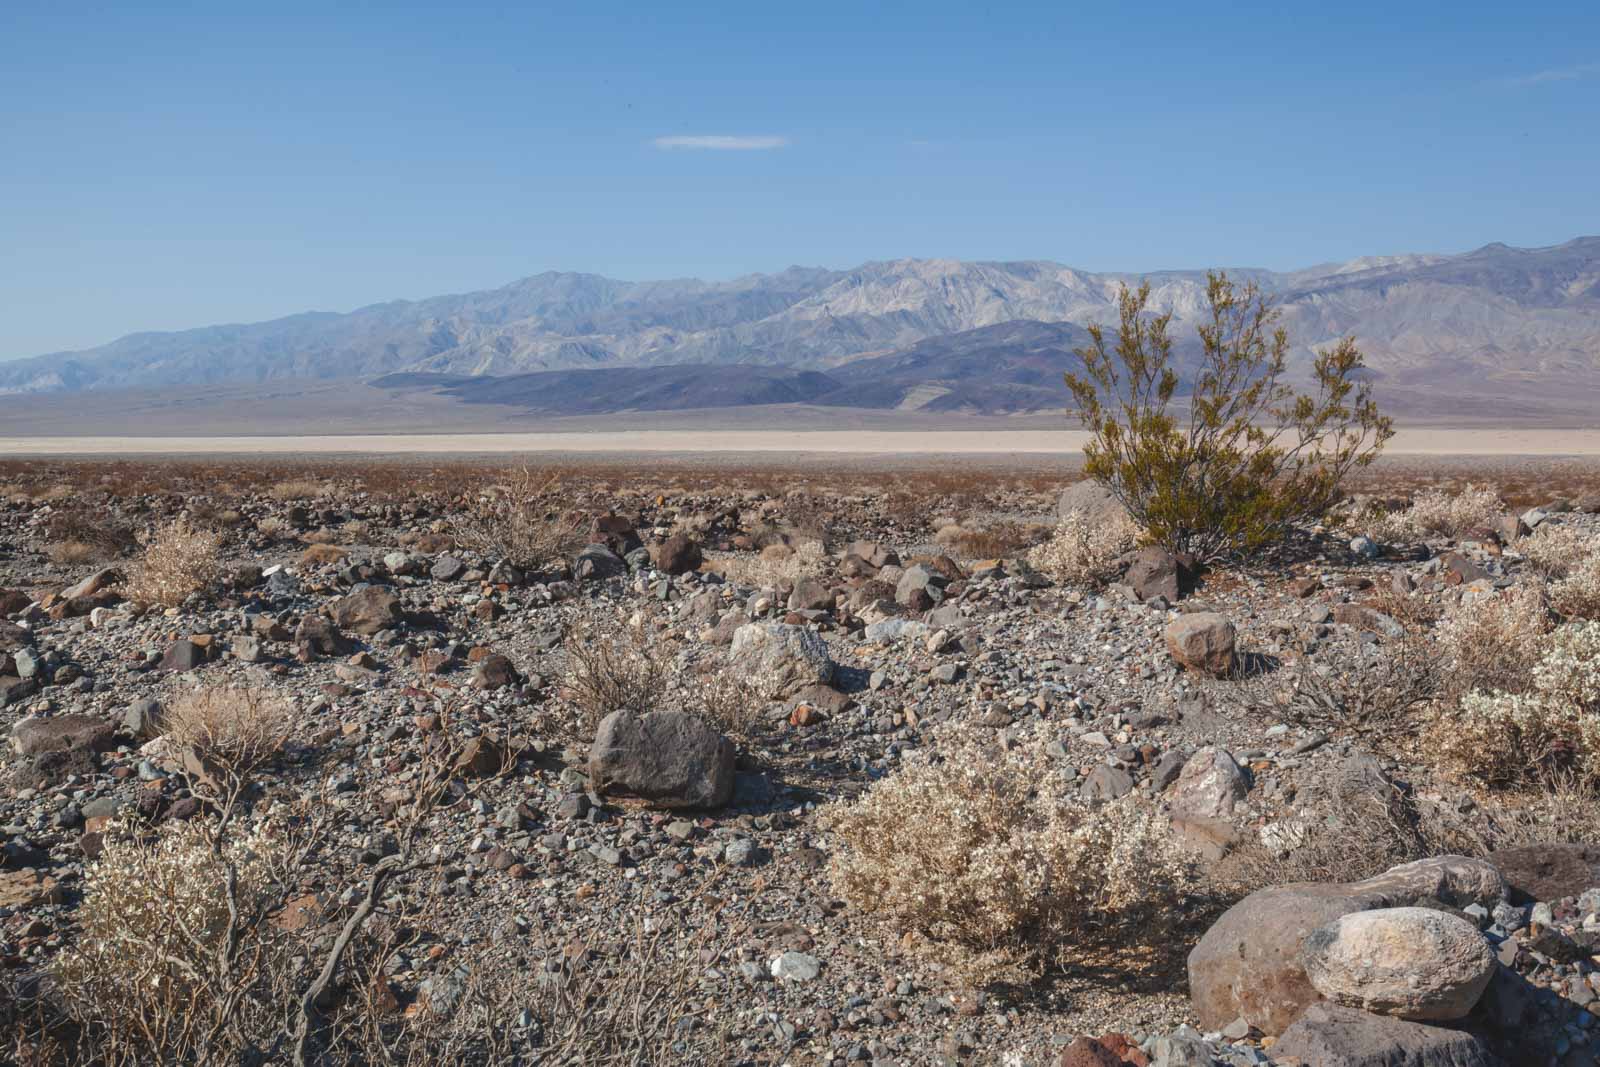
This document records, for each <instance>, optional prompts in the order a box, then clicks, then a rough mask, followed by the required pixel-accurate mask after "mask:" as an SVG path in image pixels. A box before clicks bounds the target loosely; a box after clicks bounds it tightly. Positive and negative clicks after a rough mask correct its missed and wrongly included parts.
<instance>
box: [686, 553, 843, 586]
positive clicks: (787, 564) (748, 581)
mask: <svg viewBox="0 0 1600 1067" xmlns="http://www.w3.org/2000/svg"><path fill="white" fill-rule="evenodd" d="M827 565H828V553H827V550H826V549H824V548H823V546H822V542H820V541H800V542H799V543H798V544H795V545H792V546H791V545H786V544H783V543H781V542H779V543H774V544H770V545H767V546H766V547H765V548H763V549H762V550H761V551H759V552H756V553H754V554H732V555H726V556H720V557H718V558H715V559H713V560H712V561H711V566H712V568H713V569H714V570H716V571H717V572H718V573H719V574H721V575H722V576H723V577H724V578H726V579H727V580H728V581H730V582H732V583H733V584H734V585H739V586H744V587H746V588H751V589H780V588H784V587H792V586H793V585H794V583H795V582H798V581H799V580H800V579H801V578H805V577H808V576H811V575H816V574H820V573H822V570H823V568H824V567H826V566H827Z"/></svg>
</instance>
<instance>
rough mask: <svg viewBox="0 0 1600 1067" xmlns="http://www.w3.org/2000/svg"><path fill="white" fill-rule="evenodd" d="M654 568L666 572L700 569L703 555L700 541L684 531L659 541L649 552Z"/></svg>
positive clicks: (682, 572) (703, 558)
mask: <svg viewBox="0 0 1600 1067" xmlns="http://www.w3.org/2000/svg"><path fill="white" fill-rule="evenodd" d="M650 555H651V561H652V562H653V563H654V564H655V567H656V570H658V571H662V572H663V573H666V574H688V573H689V572H690V571H697V570H699V569H700V564H701V563H703V562H705V557H704V556H703V555H702V554H701V551H700V542H698V541H696V540H695V539H694V538H692V537H690V536H689V535H688V534H686V533H675V534H673V535H672V536H671V537H669V538H667V539H666V540H665V541H663V542H661V543H660V544H659V545H657V546H656V547H655V549H654V550H653V551H652V552H651V553H650Z"/></svg>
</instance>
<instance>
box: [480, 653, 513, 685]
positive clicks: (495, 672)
mask: <svg viewBox="0 0 1600 1067" xmlns="http://www.w3.org/2000/svg"><path fill="white" fill-rule="evenodd" d="M521 680H522V675H520V674H518V673H517V668H516V667H515V665H513V664H512V662H511V660H510V659H508V658H507V657H505V656H502V655H500V654H499V653H493V654H491V655H489V656H486V657H484V658H483V659H481V660H479V661H478V663H477V665H476V666H474V667H473V668H472V684H473V685H474V686H476V687H477V688H479V689H501V688H503V687H505V686H508V685H516V684H517V683H518V682H519V681H521Z"/></svg>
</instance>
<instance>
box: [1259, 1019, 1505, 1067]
mask: <svg viewBox="0 0 1600 1067" xmlns="http://www.w3.org/2000/svg"><path fill="white" fill-rule="evenodd" d="M1272 1058H1273V1059H1274V1060H1287V1059H1290V1058H1293V1059H1296V1060H1299V1061H1300V1062H1302V1063H1305V1064H1308V1065H1314V1067H1499V1064H1500V1060H1499V1059H1498V1058H1497V1057H1496V1056H1495V1055H1494V1054H1493V1053H1491V1052H1490V1051H1489V1048H1488V1046H1487V1045H1485V1044H1484V1043H1483V1041H1482V1040H1480V1039H1479V1038H1477V1037H1474V1036H1473V1035H1472V1034H1469V1033H1466V1032H1464V1031H1461V1030H1456V1029H1452V1028H1450V1027H1444V1026H1429V1025H1427V1024H1424V1023H1414V1022H1407V1021H1405V1020H1403V1019H1392V1018H1389V1017H1388V1016H1384V1015H1369V1014H1368V1013H1366V1012H1364V1011H1359V1010H1357V1009H1355V1008H1344V1007H1339V1006H1338V1005H1335V1004H1313V1005H1312V1006H1311V1007H1309V1008H1307V1009H1306V1011H1305V1014H1304V1015H1302V1016H1301V1017H1300V1018H1299V1019H1298V1020H1296V1021H1295V1023H1294V1024H1293V1025H1292V1026H1290V1027H1289V1028H1288V1029H1287V1030H1285V1031H1284V1032H1283V1036H1282V1037H1280V1038H1279V1039H1278V1040H1277V1042H1276V1043H1275V1044H1274V1045H1273V1046H1272Z"/></svg>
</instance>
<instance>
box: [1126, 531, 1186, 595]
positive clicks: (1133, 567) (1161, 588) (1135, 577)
mask: <svg viewBox="0 0 1600 1067" xmlns="http://www.w3.org/2000/svg"><path fill="white" fill-rule="evenodd" d="M1123 581H1125V582H1127V583H1128V587H1129V588H1130V589H1132V590H1133V595H1134V596H1136V597H1138V598H1139V599H1140V600H1154V599H1155V598H1156V597H1165V598H1166V601H1167V603H1169V604H1176V603H1177V602H1178V557H1177V556H1174V555H1173V554H1172V553H1171V552H1168V551H1167V550H1166V549H1164V548H1161V547H1160V546H1158V545H1146V546H1144V547H1143V548H1141V549H1139V550H1138V551H1137V552H1135V553H1134V554H1133V562H1132V563H1130V564H1129V565H1128V571H1127V573H1126V574H1125V575H1123Z"/></svg>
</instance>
